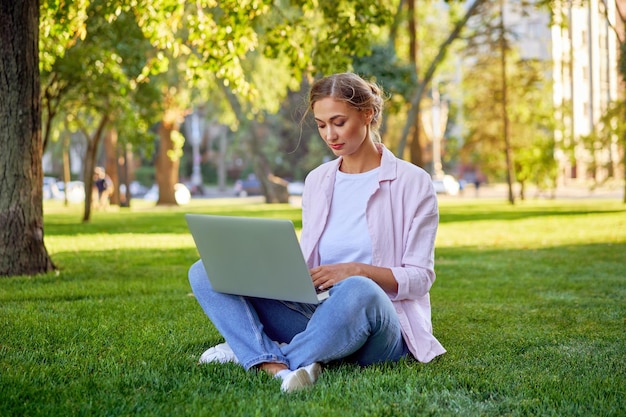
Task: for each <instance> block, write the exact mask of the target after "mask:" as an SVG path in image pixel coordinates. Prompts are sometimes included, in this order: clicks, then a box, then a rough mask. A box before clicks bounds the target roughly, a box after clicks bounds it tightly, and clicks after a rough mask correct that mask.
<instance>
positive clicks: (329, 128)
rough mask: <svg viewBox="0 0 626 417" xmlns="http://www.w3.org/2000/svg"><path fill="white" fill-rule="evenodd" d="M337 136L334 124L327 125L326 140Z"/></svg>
mask: <svg viewBox="0 0 626 417" xmlns="http://www.w3.org/2000/svg"><path fill="white" fill-rule="evenodd" d="M334 138H335V130H334V129H333V127H332V126H330V125H328V126H326V140H332V139H334Z"/></svg>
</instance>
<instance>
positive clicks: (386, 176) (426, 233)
mask: <svg viewBox="0 0 626 417" xmlns="http://www.w3.org/2000/svg"><path fill="white" fill-rule="evenodd" d="M377 146H378V147H379V151H380V152H381V153H382V158H381V164H380V168H381V169H380V172H379V176H378V187H377V189H376V190H375V191H374V193H373V194H372V195H371V197H370V199H369V201H368V204H367V208H366V217H367V225H368V229H369V233H370V236H371V239H372V265H375V266H380V267H386V268H391V271H392V272H393V275H394V277H395V279H396V281H397V282H398V292H397V293H396V294H389V293H388V295H389V298H390V299H391V301H392V303H393V305H394V307H395V309H396V312H397V313H398V318H399V320H400V325H401V326H402V335H403V337H404V340H405V342H406V343H407V345H408V347H409V349H410V351H411V353H412V354H413V356H414V357H415V358H416V359H417V360H419V361H420V362H430V361H431V360H432V359H433V358H434V357H435V356H437V355H441V354H443V353H445V351H446V350H445V349H444V348H443V346H441V344H440V343H439V341H438V340H437V339H435V337H434V336H433V334H432V322H431V315H430V294H429V291H430V287H431V286H432V285H433V282H434V281H435V271H434V262H435V237H436V235H437V227H438V224H439V211H438V207H437V195H436V194H435V190H434V188H433V185H432V181H431V179H430V176H429V175H428V173H427V172H426V171H424V170H423V169H421V168H419V167H417V166H415V165H413V164H411V163H409V162H406V161H403V160H401V159H398V158H396V157H395V156H394V155H393V154H392V153H391V152H390V151H389V150H388V149H387V148H385V147H384V146H383V145H377ZM340 162H341V158H337V159H335V160H333V161H330V162H327V163H325V164H323V165H321V166H319V167H317V168H316V169H315V170H313V171H311V173H309V175H308V176H307V178H306V181H305V185H304V193H303V195H302V236H301V239H300V244H301V246H302V252H303V253H304V258H305V259H306V261H307V264H308V266H309V268H313V267H315V266H318V265H319V262H320V261H319V254H318V251H317V247H318V244H319V241H320V237H321V235H322V232H323V231H324V228H325V226H326V222H327V220H328V214H329V212H330V202H331V199H332V195H333V187H334V184H335V175H336V172H337V170H338V169H339V164H340Z"/></svg>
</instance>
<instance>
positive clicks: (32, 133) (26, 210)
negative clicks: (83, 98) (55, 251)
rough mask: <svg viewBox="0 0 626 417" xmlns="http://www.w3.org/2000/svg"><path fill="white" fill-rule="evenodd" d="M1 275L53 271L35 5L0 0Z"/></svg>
mask: <svg viewBox="0 0 626 417" xmlns="http://www.w3.org/2000/svg"><path fill="white" fill-rule="evenodd" d="M0 22H2V23H1V24H0V74H2V76H1V77H0V98H1V99H0V150H1V151H0V276H14V275H34V274H39V273H45V272H49V271H52V270H54V269H55V266H54V264H53V263H52V260H51V259H50V257H49V255H48V251H47V250H46V247H45V245H44V239H43V237H44V231H43V188H42V187H43V168H42V165H41V158H42V143H41V140H42V139H41V107H40V106H41V102H40V98H39V94H40V91H39V89H40V86H39V2H38V1H37V0H0Z"/></svg>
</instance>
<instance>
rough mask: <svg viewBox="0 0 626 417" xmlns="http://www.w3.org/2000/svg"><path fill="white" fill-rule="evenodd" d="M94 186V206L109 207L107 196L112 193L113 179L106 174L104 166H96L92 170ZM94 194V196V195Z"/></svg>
mask: <svg viewBox="0 0 626 417" xmlns="http://www.w3.org/2000/svg"><path fill="white" fill-rule="evenodd" d="M94 187H95V189H96V193H95V194H96V195H97V199H95V201H94V205H95V207H96V208H101V209H107V208H108V207H109V204H110V202H109V198H110V196H111V194H112V193H113V181H111V178H110V177H109V176H108V175H106V172H105V170H104V168H102V167H96V169H95V170H94ZM96 195H94V197H95V196H96Z"/></svg>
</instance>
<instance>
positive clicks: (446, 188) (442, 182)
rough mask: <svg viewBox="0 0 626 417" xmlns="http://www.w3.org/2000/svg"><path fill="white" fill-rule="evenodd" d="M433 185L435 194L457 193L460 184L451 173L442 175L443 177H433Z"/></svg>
mask: <svg viewBox="0 0 626 417" xmlns="http://www.w3.org/2000/svg"><path fill="white" fill-rule="evenodd" d="M433 186H434V187H435V192H436V193H437V194H448V195H457V194H458V193H459V190H460V189H461V185H460V184H459V182H458V181H457V180H456V178H454V177H453V176H452V175H444V176H443V178H433Z"/></svg>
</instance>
